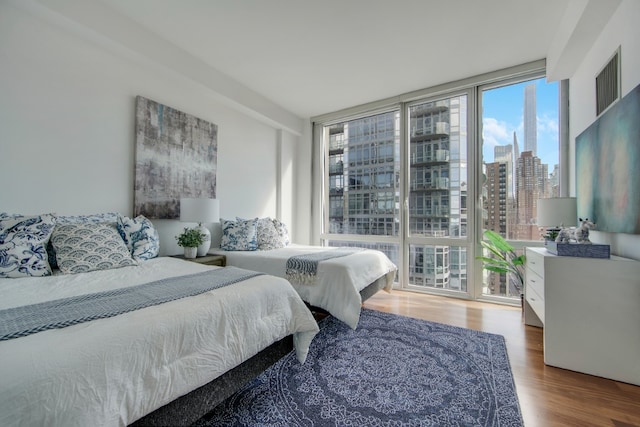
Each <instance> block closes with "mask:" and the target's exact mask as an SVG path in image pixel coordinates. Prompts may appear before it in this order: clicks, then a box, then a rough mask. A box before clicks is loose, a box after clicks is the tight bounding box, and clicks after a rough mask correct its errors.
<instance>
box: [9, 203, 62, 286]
mask: <svg viewBox="0 0 640 427" xmlns="http://www.w3.org/2000/svg"><path fill="white" fill-rule="evenodd" d="M55 224H56V217H55V216H54V215H52V214H44V215H39V216H30V217H25V216H21V215H7V214H2V215H1V216H0V278H9V277H14V278H15V277H29V276H48V275H50V274H51V267H50V266H49V262H48V261H47V249H46V247H47V242H49V239H50V237H51V233H52V232H53V229H54V227H55Z"/></svg>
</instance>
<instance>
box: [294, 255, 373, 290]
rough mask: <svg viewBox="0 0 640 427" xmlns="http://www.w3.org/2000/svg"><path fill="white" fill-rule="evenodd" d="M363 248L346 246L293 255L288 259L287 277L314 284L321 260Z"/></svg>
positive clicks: (298, 281) (295, 280) (302, 282)
mask: <svg viewBox="0 0 640 427" xmlns="http://www.w3.org/2000/svg"><path fill="white" fill-rule="evenodd" d="M363 250H364V249H362V248H345V249H336V250H327V251H322V252H313V253H310V254H305V255H295V256H292V257H291V258H289V259H288V260H287V273H286V274H287V279H288V280H291V281H293V282H296V283H301V284H312V283H314V282H315V279H316V274H317V273H318V263H319V262H320V261H324V260H327V259H331V258H339V257H343V256H347V255H351V254H354V253H357V252H360V251H363Z"/></svg>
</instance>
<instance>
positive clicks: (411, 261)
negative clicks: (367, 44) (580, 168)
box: [325, 79, 558, 296]
mask: <svg viewBox="0 0 640 427" xmlns="http://www.w3.org/2000/svg"><path fill="white" fill-rule="evenodd" d="M557 93H558V90H557V86H556V85H548V84H546V83H545V82H544V79H539V80H537V81H531V82H525V83H521V84H516V85H510V86H506V87H501V88H496V89H491V90H487V91H485V92H484V93H483V99H482V101H483V102H482V107H483V109H482V110H483V116H482V123H483V145H482V153H483V158H482V172H483V176H484V183H483V186H482V194H481V197H480V199H481V200H482V212H483V224H482V227H483V228H486V229H492V230H494V231H496V232H499V233H500V234H502V235H503V236H504V237H506V238H508V239H513V240H539V239H540V232H539V228H538V226H537V225H536V218H535V212H536V206H537V200H538V199H539V198H545V197H553V196H555V195H557V192H558V179H557V177H558V166H557V165H558V132H557V121H558V114H557V103H558V101H557ZM467 102H468V100H467V95H460V96H455V97H450V98H444V99H440V100H437V101H430V102H424V103H416V104H412V105H411V106H409V108H408V113H407V123H406V126H407V132H406V133H407V140H408V141H407V144H408V147H407V152H408V157H409V158H408V165H407V166H408V168H407V171H406V172H405V171H402V170H401V163H402V162H401V161H400V160H401V159H400V144H401V141H400V126H401V123H400V113H399V111H390V112H385V113H382V114H377V115H373V116H369V117H364V118H359V119H356V120H350V121H346V122H343V123H339V124H335V125H331V126H327V127H326V128H325V140H327V141H328V144H327V161H328V164H327V166H328V167H327V168H326V172H325V175H326V179H327V183H328V185H327V188H328V194H327V195H326V197H327V198H326V200H328V206H327V210H326V215H327V218H326V219H327V222H326V223H327V224H328V227H329V229H328V230H326V231H327V232H328V233H329V234H348V235H355V236H357V235H366V236H391V237H396V238H397V239H396V241H397V242H398V243H395V242H394V243H389V242H388V240H389V239H386V240H387V241H386V242H385V241H384V239H380V240H381V241H380V242H371V239H367V241H366V242H362V241H356V240H357V239H354V241H343V240H336V239H334V240H331V239H329V244H330V245H332V246H345V245H346V246H355V245H358V246H368V247H372V248H375V249H379V250H382V251H383V252H385V253H387V255H388V256H389V257H390V258H391V259H392V260H393V261H394V262H395V263H396V264H397V263H398V260H399V256H398V252H399V248H400V247H401V246H400V245H401V240H402V236H401V221H402V216H401V214H400V205H401V199H400V184H401V182H403V180H405V179H406V180H407V182H408V186H407V195H406V196H407V200H408V204H407V209H408V223H407V224H406V227H407V232H408V238H409V239H410V242H409V245H408V247H409V253H408V259H405V262H406V263H408V277H407V278H406V279H407V280H406V281H407V283H408V285H409V287H417V288H433V289H447V290H453V291H463V292H464V291H466V290H467V262H468V260H467V250H468V246H467V243H460V242H466V241H465V240H461V239H460V238H465V237H468V234H467V224H468V220H469V215H471V214H472V213H470V212H468V211H467V201H468V198H469V197H475V195H474V194H471V193H470V191H474V189H473V186H469V185H468V183H469V177H468V171H467V169H468V161H469V160H470V159H468V156H467V138H468V134H467V109H468V106H467ZM403 174H406V176H405V175H403ZM449 239H450V240H451V242H448V240H449ZM472 261H473V260H469V262H472ZM500 276H501V275H498V274H495V275H493V276H487V277H486V278H485V285H484V288H483V293H486V294H490V295H500V296H517V295H516V294H517V293H519V291H518V290H517V289H514V288H513V287H512V286H510V285H507V283H509V281H508V280H507V278H505V277H504V275H502V276H503V277H500Z"/></svg>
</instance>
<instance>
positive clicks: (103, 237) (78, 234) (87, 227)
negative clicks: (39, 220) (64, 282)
mask: <svg viewBox="0 0 640 427" xmlns="http://www.w3.org/2000/svg"><path fill="white" fill-rule="evenodd" d="M51 242H52V243H53V248H54V249H55V251H56V260H57V261H58V268H60V271H61V272H63V273H65V274H74V273H84V272H87V271H94V270H108V269H111V268H119V267H126V266H130V265H137V263H136V261H134V260H133V258H131V253H130V252H129V249H127V245H125V243H124V241H123V240H122V238H121V237H120V235H119V234H118V231H117V230H116V226H115V225H114V224H108V223H102V224H91V223H79V224H61V225H60V224H59V225H57V226H56V228H55V229H54V230H53V235H52V236H51Z"/></svg>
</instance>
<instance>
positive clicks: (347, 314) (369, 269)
mask: <svg viewBox="0 0 640 427" xmlns="http://www.w3.org/2000/svg"><path fill="white" fill-rule="evenodd" d="M336 249H340V248H333V247H321V246H305V245H296V244H292V245H289V246H287V247H284V248H281V249H272V250H267V251H223V250H220V249H213V250H211V251H210V252H212V253H216V254H221V255H225V256H226V257H227V265H233V266H235V267H240V268H245V269H247V270H255V271H261V272H264V273H267V274H271V275H274V276H278V277H283V278H284V277H286V270H287V260H288V259H289V258H290V257H292V256H295V255H302V254H308V253H314V252H321V251H327V250H336ZM396 270H397V267H396V266H395V264H393V263H392V262H391V261H390V260H389V258H388V257H387V256H386V255H385V254H384V253H383V252H380V251H376V250H371V249H365V250H362V251H359V252H356V253H354V254H352V255H348V256H342V257H338V258H332V259H328V260H325V261H321V262H320V263H319V264H318V272H317V278H316V282H315V283H313V284H303V283H297V282H294V281H291V284H292V285H293V287H294V289H295V290H296V291H297V292H298V294H300V296H301V297H302V299H303V300H304V301H306V302H308V303H309V304H311V305H314V306H316V307H320V308H323V309H325V310H327V311H328V312H329V313H331V315H333V316H334V317H336V318H338V319H340V320H342V321H343V322H345V323H346V324H347V325H349V326H350V327H351V328H353V329H355V328H356V326H357V325H358V320H359V319H360V309H361V306H362V297H361V296H360V291H361V290H362V289H364V288H365V287H367V286H368V285H369V284H371V283H373V282H376V281H379V282H381V283H379V285H380V287H381V288H384V289H385V290H386V291H390V290H391V288H392V287H393V280H394V277H395V274H396Z"/></svg>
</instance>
